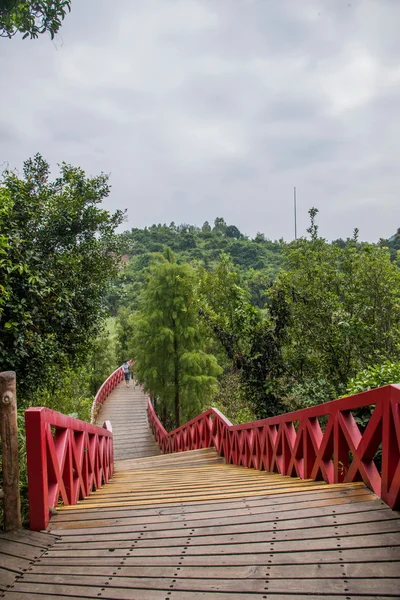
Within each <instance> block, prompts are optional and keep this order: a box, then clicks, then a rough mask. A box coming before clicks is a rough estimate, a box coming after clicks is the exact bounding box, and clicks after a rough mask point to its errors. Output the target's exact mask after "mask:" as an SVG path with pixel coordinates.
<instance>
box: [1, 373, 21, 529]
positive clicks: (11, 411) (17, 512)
mask: <svg viewBox="0 0 400 600" xmlns="http://www.w3.org/2000/svg"><path fill="white" fill-rule="evenodd" d="M0 438H1V446H2V461H3V467H2V470H3V496H4V497H3V503H4V530H5V531H13V530H14V529H19V528H20V527H21V500H20V496H19V457H18V424H17V394H16V381H15V373H14V371H5V372H4V373H0Z"/></svg>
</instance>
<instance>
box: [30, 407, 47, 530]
mask: <svg viewBox="0 0 400 600" xmlns="http://www.w3.org/2000/svg"><path fill="white" fill-rule="evenodd" d="M45 427H46V424H45V423H44V421H43V419H42V409H40V408H31V409H30V410H28V411H26V412H25V429H26V457H27V466H28V498H29V522H30V529H33V530H34V531H40V530H42V529H46V527H47V525H48V523H49V519H50V508H49V487H48V473H47V452H46V429H45Z"/></svg>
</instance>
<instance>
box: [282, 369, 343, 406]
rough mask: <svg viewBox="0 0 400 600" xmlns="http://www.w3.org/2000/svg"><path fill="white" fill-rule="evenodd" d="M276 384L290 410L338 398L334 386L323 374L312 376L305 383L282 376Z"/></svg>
mask: <svg viewBox="0 0 400 600" xmlns="http://www.w3.org/2000/svg"><path fill="white" fill-rule="evenodd" d="M275 386H276V388H275V389H276V393H277V395H279V397H280V398H281V401H282V404H283V406H284V408H285V409H286V410H287V411H289V412H291V411H294V410H300V409H301V408H309V407H311V406H315V405H316V404H322V403H324V402H329V401H330V400H335V399H336V398H337V391H336V389H335V388H334V386H333V385H332V384H331V383H330V382H329V381H327V380H326V379H325V378H323V377H322V376H319V377H315V378H311V379H309V380H307V381H304V382H303V383H299V382H298V381H296V380H295V379H289V378H285V377H282V379H280V380H276V381H275Z"/></svg>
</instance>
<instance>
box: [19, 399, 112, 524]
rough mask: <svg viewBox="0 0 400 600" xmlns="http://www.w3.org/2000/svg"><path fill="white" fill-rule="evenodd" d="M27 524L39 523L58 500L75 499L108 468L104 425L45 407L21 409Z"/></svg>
mask: <svg viewBox="0 0 400 600" xmlns="http://www.w3.org/2000/svg"><path fill="white" fill-rule="evenodd" d="M25 422H26V437H27V458H28V494H29V509H30V527H31V529H33V530H35V531H40V530H42V529H45V528H46V527H47V525H48V522H49V519H50V512H51V510H52V509H53V508H55V507H56V506H57V504H58V502H59V501H60V500H61V501H62V502H63V503H64V504H65V505H69V504H76V502H77V501H78V500H79V499H83V498H85V497H86V496H88V495H89V494H90V493H91V492H92V491H93V489H97V488H99V487H100V486H101V485H102V484H103V483H106V482H107V481H108V480H109V478H110V477H111V475H112V472H113V464H112V462H113V436H112V432H111V431H110V429H111V428H110V427H107V426H106V427H105V428H103V427H98V426H96V425H91V424H90V423H87V422H86V421H79V420H78V419H73V418H72V417H67V416H66V415H62V414H61V413H58V412H56V411H54V410H50V409H49V408H43V407H42V408H29V409H28V410H26V411H25Z"/></svg>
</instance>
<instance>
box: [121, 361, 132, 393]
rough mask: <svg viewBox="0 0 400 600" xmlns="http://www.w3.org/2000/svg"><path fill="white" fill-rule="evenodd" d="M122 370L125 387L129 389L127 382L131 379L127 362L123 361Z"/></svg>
mask: <svg viewBox="0 0 400 600" xmlns="http://www.w3.org/2000/svg"><path fill="white" fill-rule="evenodd" d="M122 370H123V372H124V377H125V382H126V387H129V380H130V378H131V373H130V368H129V365H128V362H127V361H126V360H124V363H123V365H122Z"/></svg>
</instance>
